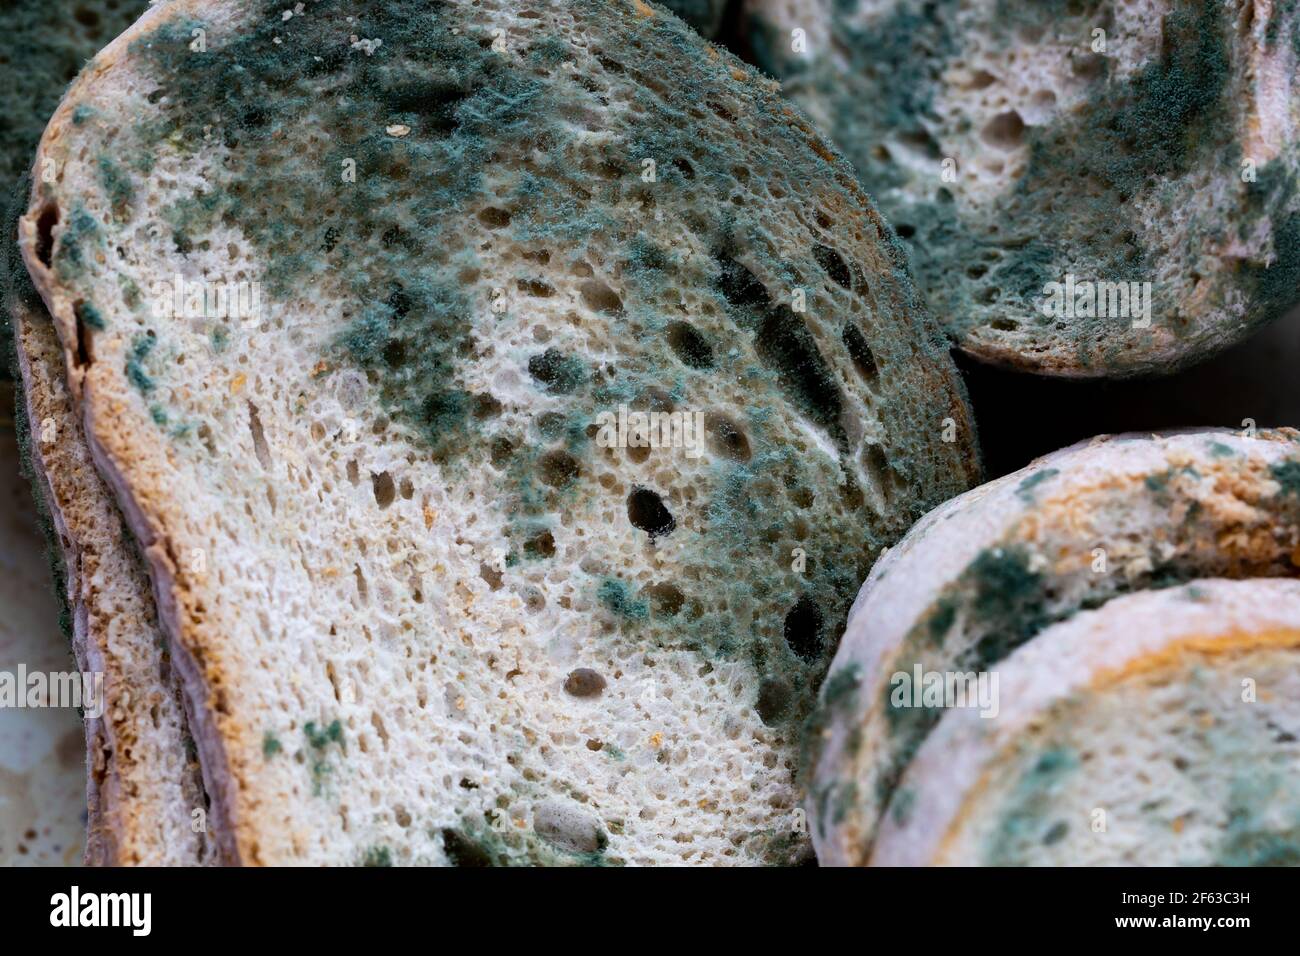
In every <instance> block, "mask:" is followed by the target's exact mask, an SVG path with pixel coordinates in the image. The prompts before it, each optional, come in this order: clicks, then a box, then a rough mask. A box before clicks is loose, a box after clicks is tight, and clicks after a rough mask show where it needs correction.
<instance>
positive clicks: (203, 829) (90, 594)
mask: <svg viewBox="0 0 1300 956" xmlns="http://www.w3.org/2000/svg"><path fill="white" fill-rule="evenodd" d="M10 224H11V225H12V224H13V221H12V220H11V221H10ZM10 245H11V246H12V243H10ZM12 275H13V277H14V279H15V282H14V283H12V285H11V288H10V289H9V290H7V295H6V301H5V306H6V311H7V313H8V315H9V317H10V321H11V323H12V326H13V332H14V337H15V343H14V345H15V346H16V362H15V366H16V369H17V372H18V375H17V376H16V378H17V379H18V380H19V384H20V391H19V394H18V409H17V415H16V418H17V421H18V424H19V432H20V435H21V436H22V438H23V448H24V452H25V455H26V460H25V466H26V468H27V470H28V471H29V472H30V478H31V486H32V492H33V495H34V496H35V500H36V505H37V509H38V511H39V512H40V513H41V514H42V515H43V516H44V518H45V520H46V522H47V526H48V537H49V547H50V550H51V552H52V553H53V554H55V555H57V558H56V560H55V566H56V571H55V584H56V587H57V588H58V589H59V591H60V592H61V593H60V595H59V596H60V599H61V600H63V601H65V602H66V609H67V610H66V615H65V616H66V618H67V626H68V628H69V631H70V634H69V637H70V639H71V644H72V650H73V656H74V658H75V660H76V664H77V669H78V670H80V671H81V672H82V673H96V674H101V675H103V681H104V685H103V693H104V700H105V707H104V712H103V714H102V716H93V715H91V714H89V713H87V714H86V717H85V741H86V754H87V759H86V787H85V798H86V812H87V833H86V841H85V861H86V862H87V863H88V864H92V865H106V866H128V865H146V866H196V865H201V864H204V863H211V862H214V861H215V857H216V853H215V847H214V843H213V840H212V838H211V836H210V835H209V831H208V821H207V814H208V801H207V798H206V795H205V792H204V788H203V781H202V778H201V774H200V769H199V763H198V753H197V750H196V748H195V745H194V740H193V738H192V737H191V736H190V733H189V729H188V721H187V719H186V716H185V713H184V709H183V703H182V699H181V691H180V681H179V678H178V677H177V675H176V673H175V670H174V668H173V667H172V664H171V660H170V656H169V654H168V652H167V649H166V644H165V638H164V636H163V633H162V630H161V628H160V626H159V624H158V620H157V615H156V613H155V610H154V602H153V598H152V595H151V593H150V583H149V578H148V575H147V572H146V571H145V567H144V563H143V561H142V560H141V558H140V555H139V552H138V547H137V545H136V542H135V539H134V538H133V537H132V535H131V532H130V530H129V529H128V528H127V526H126V523H125V522H124V521H123V519H122V515H121V512H120V511H118V509H117V507H116V504H115V503H114V500H113V496H112V493H111V492H110V491H109V489H108V486H107V485H105V484H104V482H103V481H102V479H100V477H99V474H98V472H97V471H96V470H95V466H94V463H93V462H92V460H91V457H90V450H89V449H88V448H87V446H86V442H85V439H84V437H83V435H82V431H81V424H80V421H79V418H78V416H77V414H76V412H75V410H74V408H73V404H72V398H71V395H70V394H69V393H68V389H67V385H66V383H65V382H64V377H63V349H62V347H61V346H60V344H59V340H58V336H57V335H56V334H55V332H54V326H53V324H52V323H51V322H50V319H49V316H48V315H47V314H46V313H45V309H44V306H43V305H42V303H41V300H40V297H39V296H37V294H36V292H35V290H34V289H33V288H32V287H31V284H30V283H27V282H24V281H23V280H25V279H26V273H25V272H24V271H23V270H22V266H21V263H18V262H15V263H14V268H13V271H12ZM65 669H66V668H65Z"/></svg>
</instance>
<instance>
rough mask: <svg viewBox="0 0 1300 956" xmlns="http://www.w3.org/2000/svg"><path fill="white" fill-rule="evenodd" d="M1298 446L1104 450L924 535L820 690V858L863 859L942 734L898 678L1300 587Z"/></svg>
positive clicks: (1122, 446) (1080, 452) (864, 614)
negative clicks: (1200, 583) (1164, 613)
mask: <svg viewBox="0 0 1300 956" xmlns="http://www.w3.org/2000/svg"><path fill="white" fill-rule="evenodd" d="M1298 440H1300V433H1297V432H1296V431H1294V430H1292V429H1282V430H1278V431H1260V432H1258V433H1257V434H1253V435H1249V436H1248V435H1243V434H1241V433H1237V432H1230V431H1227V430H1224V429H1209V430H1200V431H1187V432H1177V433H1172V434H1167V435H1163V436H1141V435H1120V436H1116V437H1101V438H1097V439H1094V440H1092V441H1090V442H1082V443H1080V444H1078V445H1074V446H1072V447H1070V448H1067V449H1064V450H1063V451H1059V452H1055V453H1053V454H1051V455H1047V456H1045V457H1044V458H1041V459H1039V460H1038V461H1036V462H1034V463H1033V464H1032V465H1030V466H1029V467H1027V468H1025V469H1023V470H1021V471H1019V472H1016V473H1014V474H1011V475H1008V476H1006V477H1004V478H1000V479H998V480H997V481H994V482H990V483H989V484H987V485H984V486H982V487H980V488H977V489H975V490H974V491H972V492H970V493H968V494H965V495H962V496H960V497H959V498H956V499H954V500H952V501H950V502H948V503H946V504H944V505H942V506H940V507H939V508H937V509H935V511H933V512H932V513H931V514H929V515H927V516H926V517H925V518H924V519H923V520H922V521H920V522H919V523H918V524H917V526H916V527H915V528H914V529H913V530H912V531H911V532H910V533H909V534H908V535H907V537H906V538H905V539H904V540H903V542H902V543H901V544H900V545H899V546H898V547H896V548H894V549H892V550H891V551H890V552H889V553H888V554H887V555H886V556H885V557H884V558H882V559H881V560H880V561H878V562H877V564H876V566H875V568H874V569H873V570H872V573H871V576H870V577H869V578H868V579H867V582H866V583H865V584H864V585H863V587H862V592H861V593H860V594H859V595H858V598H857V601H856V602H855V603H854V606H853V610H852V611H851V613H850V615H849V623H848V627H847V629H846V630H845V633H844V637H843V639H842V640H841V642H840V647H839V651H838V652H837V654H836V656H835V660H834V661H833V662H832V665H831V669H830V673H829V675H828V676H827V678H826V682H825V684H824V685H823V687H822V690H821V701H820V709H819V711H818V713H817V715H816V716H815V718H814V720H813V721H812V726H811V728H810V734H809V745H810V747H811V749H812V755H811V757H810V762H811V763H812V764H813V767H812V776H811V783H810V795H809V824H810V829H811V830H812V835H813V842H814V845H815V846H816V848H817V854H818V858H819V860H821V862H823V863H826V864H832V865H845V864H861V863H864V862H865V861H866V859H867V855H868V853H869V852H870V849H871V843H872V841H873V839H874V835H875V829H876V826H877V825H878V822H879V818H880V814H881V812H882V810H883V808H884V806H885V805H886V803H887V801H888V800H889V797H890V795H891V793H892V792H893V790H894V788H895V786H896V784H897V781H898V779H899V777H900V776H901V774H902V773H903V771H904V769H905V768H906V767H907V764H908V761H909V760H910V759H911V757H912V755H913V754H914V753H915V752H916V749H917V748H918V747H919V746H920V745H921V744H922V742H923V741H924V740H925V738H926V735H927V734H928V733H929V732H930V730H931V729H932V728H933V726H934V723H935V721H936V720H937V719H938V716H939V712H938V711H936V710H932V709H929V708H924V707H921V708H916V707H905V706H895V699H894V697H893V693H894V691H895V689H896V687H897V686H898V684H897V683H896V682H895V678H896V675H899V674H905V675H914V674H915V673H916V668H918V667H919V668H921V673H922V679H924V674H926V673H929V672H935V673H940V674H948V673H970V672H976V673H980V672H985V671H988V670H990V669H991V668H993V667H994V666H995V665H997V664H998V663H999V662H1000V661H1001V660H1003V659H1004V658H1005V657H1006V656H1007V655H1008V654H1010V653H1011V652H1012V651H1014V650H1015V649H1016V648H1017V647H1019V646H1020V645H1022V644H1024V643H1026V642H1027V641H1029V640H1030V639H1031V638H1033V637H1034V636H1035V635H1036V634H1038V633H1040V632H1042V631H1044V630H1046V629H1047V628H1049V627H1051V626H1052V625H1055V624H1058V623H1060V622H1061V621H1064V620H1066V619H1068V618H1070V617H1071V616H1072V615H1074V614H1077V613H1078V612H1079V611H1083V610H1088V609H1091V608H1096V607H1099V606H1101V605H1103V604H1105V603H1106V602H1107V601H1109V600H1111V599H1113V598H1115V597H1118V596H1120V595H1123V594H1125V593H1129V592H1134V591H1142V590H1153V589H1159V588H1163V587H1168V586H1171V585H1175V584H1180V583H1183V582H1186V581H1190V580H1194V579H1198V578H1206V577H1222V578H1233V579H1237V578H1264V577H1288V576H1295V575H1297V574H1298V573H1300V444H1298V443H1297V442H1298ZM909 680H912V681H913V682H914V683H915V679H914V678H909ZM918 686H920V685H919V684H918Z"/></svg>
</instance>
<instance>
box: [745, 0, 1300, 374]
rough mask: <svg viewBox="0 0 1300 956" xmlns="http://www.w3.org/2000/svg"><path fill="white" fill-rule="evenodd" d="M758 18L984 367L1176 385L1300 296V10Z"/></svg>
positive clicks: (764, 6) (945, 1) (1090, 9)
mask: <svg viewBox="0 0 1300 956" xmlns="http://www.w3.org/2000/svg"><path fill="white" fill-rule="evenodd" d="M748 8H749V10H750V12H751V14H752V20H751V26H750V32H751V33H752V34H753V38H754V42H753V46H754V48H755V50H756V51H757V54H758V57H759V61H760V63H761V64H762V65H763V66H764V67H765V68H766V69H768V70H769V71H771V72H773V73H774V74H775V75H777V76H779V77H781V78H782V79H783V80H784V82H785V90H786V92H787V93H788V95H789V96H790V97H791V98H792V99H793V100H794V101H795V102H797V103H799V104H800V105H801V106H803V107H804V108H805V109H807V110H808V112H809V114H810V115H811V116H812V117H813V119H814V121H816V122H818V123H819V125H820V126H821V128H822V129H824V130H825V131H826V132H827V133H828V134H829V135H830V137H831V139H832V140H833V141H834V142H835V143H836V145H837V146H839V147H840V148H841V149H842V150H843V151H844V152H845V154H846V155H847V157H848V158H849V160H850V161H851V162H852V163H853V164H854V166H855V168H856V169H857V171H858V174H859V176H860V177H861V179H862V182H863V184H864V185H865V186H866V188H867V191H868V192H869V193H871V195H872V196H873V197H874V198H875V199H876V201H877V202H878V203H879V204H880V208H881V210H882V211H883V212H884V214H885V216H886V217H887V218H888V219H889V221H890V222H891V223H892V224H893V225H894V227H895V228H896V229H897V230H898V232H899V235H901V236H902V237H904V238H905V239H906V240H907V241H908V244H909V246H910V248H911V251H912V256H913V265H914V268H915V271H916V277H917V283H918V286H919V287H920V289H921V291H922V293H923V294H924V295H925V296H926V297H927V300H928V303H929V305H930V307H931V309H932V311H933V312H934V313H935V314H936V315H937V316H939V317H940V319H941V320H942V321H944V322H945V323H947V325H948V328H949V330H950V332H951V333H952V335H953V337H954V338H955V340H956V341H957V343H958V344H959V345H960V346H961V348H962V349H964V350H965V351H966V352H968V353H969V354H971V355H973V356H975V357H977V358H980V359H984V360H986V361H990V362H994V363H997V364H1000V365H1005V366H1010V367H1014V368H1020V369H1026V370H1029V371H1034V372H1041V373H1047V374H1053V375H1065V376H1089V377H1091V376H1125V375H1133V374H1138V373H1146V372H1168V371H1171V370H1173V369H1177V368H1179V367H1181V366H1184V365H1186V364H1188V363H1190V362H1193V361H1195V360H1197V359H1198V358H1201V357H1204V356H1206V355H1208V354H1210V353H1212V352H1214V351H1216V350H1218V349H1221V348H1223V347H1224V346H1226V345H1228V344H1230V343H1232V342H1235V341H1238V340H1240V339H1242V338H1244V337H1245V336H1247V335H1249V334H1250V333H1251V332H1252V331H1253V330H1255V329H1257V328H1259V327H1260V326H1261V324H1263V323H1265V322H1267V321H1269V320H1271V319H1273V318H1275V317H1277V316H1280V315H1282V314H1283V313H1284V312H1286V311H1287V310H1288V309H1289V308H1290V307H1291V306H1293V305H1295V304H1296V303H1297V301H1300V253H1298V252H1297V249H1298V248H1300V193H1297V190H1296V175H1297V165H1298V164H1300V150H1297V136H1298V133H1297V129H1298V128H1297V112H1296V104H1297V103H1298V102H1300V79H1298V77H1300V70H1297V50H1300V10H1297V8H1296V7H1295V5H1294V4H1289V3H1270V4H1256V3H1253V2H1250V0H1233V2H1228V3H1222V2H1218V0H1087V2H1080V3H1074V4H1068V5H1066V4H1059V3H1022V4H1010V5H1009V4H1006V3H1002V2H999V0H974V2H962V3H957V2H956V0H940V2H937V3H936V2H929V0H848V2H838V0H836V2H831V0H749V3H748ZM796 31H797V32H796Z"/></svg>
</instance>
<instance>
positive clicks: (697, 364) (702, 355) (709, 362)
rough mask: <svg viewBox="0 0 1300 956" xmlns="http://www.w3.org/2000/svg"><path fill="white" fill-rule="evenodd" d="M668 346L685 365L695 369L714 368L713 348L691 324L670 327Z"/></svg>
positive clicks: (683, 323) (677, 323)
mask: <svg viewBox="0 0 1300 956" xmlns="http://www.w3.org/2000/svg"><path fill="white" fill-rule="evenodd" d="M668 345H669V347H670V348H671V349H672V350H673V353H674V354H675V355H676V356H677V357H678V358H679V359H681V360H682V364H684V365H688V366H690V367H691V368H695V369H707V368H712V367H713V347H712V346H711V345H709V342H708V339H706V338H705V337H704V336H703V335H701V334H700V332H699V330H698V329H696V328H695V326H693V325H691V324H690V323H689V322H674V323H672V324H671V325H670V326H668Z"/></svg>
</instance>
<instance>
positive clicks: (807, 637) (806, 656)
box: [784, 596, 822, 661]
mask: <svg viewBox="0 0 1300 956" xmlns="http://www.w3.org/2000/svg"><path fill="white" fill-rule="evenodd" d="M784 634H785V643H786V644H787V645H788V646H789V648H790V650H792V651H794V654H795V656H796V657H798V658H799V659H800V660H805V661H815V660H817V658H819V657H820V656H821V653H822V612H821V610H820V609H819V608H818V607H817V605H815V604H814V603H813V602H812V601H810V600H809V599H808V598H807V596H804V597H801V598H800V599H799V600H798V601H796V602H795V605H794V607H792V608H790V610H789V611H788V612H786V615H785V629H784Z"/></svg>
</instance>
